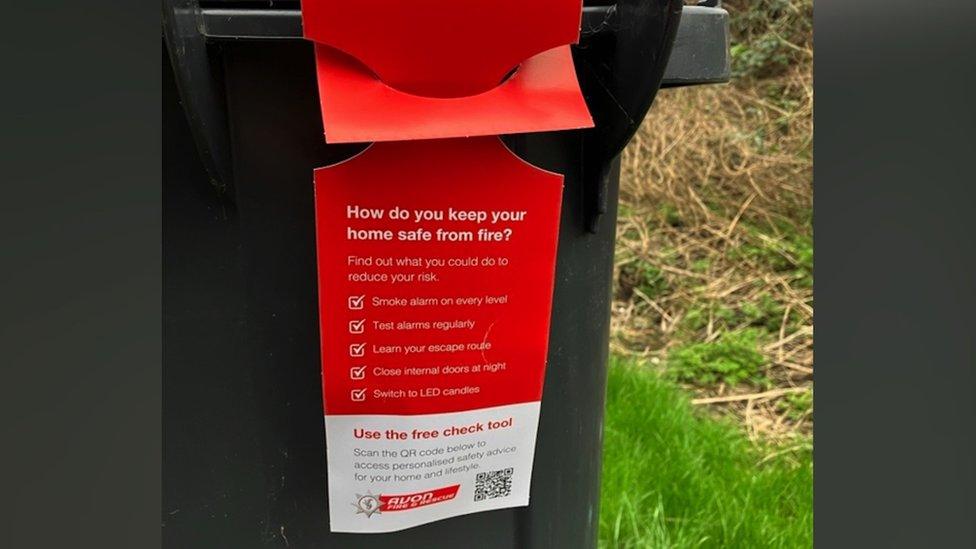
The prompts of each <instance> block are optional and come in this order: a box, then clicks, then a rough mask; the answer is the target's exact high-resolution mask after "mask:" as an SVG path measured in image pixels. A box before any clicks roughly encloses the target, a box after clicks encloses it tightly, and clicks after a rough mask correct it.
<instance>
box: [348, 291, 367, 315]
mask: <svg viewBox="0 0 976 549" xmlns="http://www.w3.org/2000/svg"><path fill="white" fill-rule="evenodd" d="M365 302H366V296H364V295H351V296H349V310H350V311H361V310H362V309H363V307H364V306H365Z"/></svg>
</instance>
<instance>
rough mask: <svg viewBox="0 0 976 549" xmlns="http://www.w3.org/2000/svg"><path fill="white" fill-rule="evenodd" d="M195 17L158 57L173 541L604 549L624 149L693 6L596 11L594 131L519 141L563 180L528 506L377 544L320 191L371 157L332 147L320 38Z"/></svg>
mask: <svg viewBox="0 0 976 549" xmlns="http://www.w3.org/2000/svg"><path fill="white" fill-rule="evenodd" d="M238 4H240V3H238ZM187 6H189V7H188V8H187V9H188V10H189V11H188V12H187V13H183V14H182V15H181V14H180V13H179V10H180V9H182V8H183V7H186V6H181V5H177V6H175V8H176V9H175V11H173V12H171V13H170V14H169V15H168V17H169V19H168V20H167V22H166V24H167V28H166V32H167V43H168V47H169V48H170V51H169V55H170V57H169V58H166V59H164V86H165V87H164V94H163V97H164V102H165V103H164V105H163V127H164V134H163V141H164V149H163V153H164V155H163V186H164V187H163V199H164V202H163V203H164V212H163V213H164V216H163V219H164V224H163V234H164V240H163V259H164V295H163V298H164V299H163V311H164V322H163V330H164V333H163V336H164V339H163V341H164V351H163V352H164V356H163V358H164V374H163V391H164V400H163V417H164V422H163V451H164V454H163V486H164V492H163V502H162V525H163V527H162V533H163V542H164V546H165V547H168V548H195V547H208V548H211V547H228V548H248V547H292V548H305V547H309V548H311V547H317V548H321V547H357V548H359V547H362V548H371V547H376V548H391V547H395V546H399V547H465V548H476V547H498V548H512V547H519V548H542V547H553V548H572V547H593V546H595V544H596V536H597V530H598V522H599V491H600V481H599V479H600V468H601V447H602V420H603V409H604V392H605V384H606V365H607V355H608V335H609V311H610V288H611V274H612V261H613V245H614V233H615V222H616V203H617V188H618V176H619V160H618V158H617V157H618V154H619V152H620V150H621V148H622V147H623V145H624V144H625V143H626V142H627V140H628V139H629V138H630V137H631V135H632V134H633V132H634V131H635V130H636V127H637V125H638V124H639V123H640V121H641V120H642V118H643V115H644V113H645V112H646V110H647V108H648V106H649V105H650V103H651V101H652V99H653V97H654V94H655V92H656V91H657V88H658V87H659V86H660V83H661V78H662V74H663V71H664V64H665V62H666V60H667V58H668V54H669V49H670V46H671V43H672V41H673V39H674V34H675V31H676V27H677V24H678V18H679V14H680V11H681V2H680V1H672V0H655V1H647V2H633V3H632V4H625V3H621V4H618V5H617V6H615V7H613V8H606V7H604V8H588V14H587V15H586V17H584V25H583V30H584V32H583V38H582V42H581V44H580V45H579V46H576V47H574V56H575V59H576V63H577V72H578V74H579V77H580V82H581V86H582V88H583V90H584V95H585V96H586V98H587V102H588V105H589V107H590V109H591V112H592V114H593V116H594V119H595V121H596V123H597V128H596V129H593V130H586V131H569V132H554V133H547V134H532V135H520V136H509V137H505V141H506V142H507V143H508V144H509V146H510V147H511V148H512V149H513V151H515V152H516V153H517V154H519V155H520V156H521V157H523V158H525V159H526V160H528V161H529V162H531V163H533V164H535V165H536V166H539V167H541V168H544V169H547V170H552V171H554V172H558V173H561V174H564V176H565V190H564V193H563V203H562V218H561V224H560V232H559V246H558V256H557V272H556V283H555V291H554V296H553V297H554V299H553V307H552V324H551V333H550V343H549V362H548V366H547V369H546V378H545V389H544V393H543V398H542V412H541V419H540V424H539V429H538V441H537V449H536V454H535V466H534V469H533V479H532V492H531V505H530V506H528V507H525V508H515V509H505V510H499V511H491V512H485V513H479V514H473V515H469V516H461V517H456V518H452V519H447V520H444V521H440V522H436V523H432V524H428V525H425V526H420V527H416V528H412V529H409V530H405V531H402V532H396V533H391V534H366V535H363V534H359V535H353V534H332V533H330V532H329V523H328V509H327V494H326V489H327V478H326V458H325V456H326V452H325V436H324V433H323V422H322V395H321V388H320V387H321V385H320V371H321V367H320V362H319V343H318V341H319V336H318V313H317V300H316V295H317V294H316V292H317V290H316V269H315V242H314V239H315V231H314V218H313V195H312V192H313V188H312V170H313V169H314V168H317V167H321V166H325V165H327V164H330V163H332V162H335V161H338V160H340V159H343V158H346V157H348V156H349V155H350V154H352V153H354V152H356V151H358V150H360V149H361V148H362V146H330V145H326V144H325V143H324V140H323V132H322V123H321V116H320V113H319V110H318V97H317V87H316V83H315V75H314V63H313V54H312V46H311V44H309V43H306V42H304V41H302V40H300V39H297V37H294V36H292V37H290V38H289V37H286V36H283V37H280V38H281V39H251V38H246V37H245V38H234V37H231V36H217V37H215V36H213V33H217V34H219V33H225V32H226V29H224V28H223V27H221V29H216V30H215V29H214V28H213V27H208V28H207V29H204V30H202V31H200V27H199V25H205V24H208V17H210V19H209V21H210V23H214V21H217V20H216V19H214V17H215V16H214V15H213V14H212V13H211V14H209V15H208V13H207V10H206V6H204V8H202V9H201V8H199V7H198V6H194V5H191V4H187ZM285 7H286V8H287V7H288V6H287V5H286V6H285ZM595 9H598V10H599V11H594V10H595ZM296 13H297V12H296ZM286 15H287V14H286ZM294 16H295V14H291V15H289V17H292V18H293V17H294ZM180 17H184V18H189V19H187V20H183V21H180V20H179V18H180ZM275 17H277V16H275ZM281 17H284V15H282V16H281ZM201 21H202V23H201ZM248 21H249V22H248V23H247V25H252V24H254V25H261V24H262V23H260V21H261V19H260V17H257V18H255V19H248ZM224 23H226V21H223V20H221V21H220V24H224ZM266 24H267V25H268V28H264V29H260V32H259V33H258V34H260V33H261V32H264V33H267V34H272V35H273V34H274V33H276V32H282V31H279V30H278V28H277V27H275V28H272V27H274V25H279V24H280V20H267V21H266ZM194 25H197V27H194ZM214 26H216V23H214ZM194 28H196V29H197V31H198V33H199V36H198V35H195V34H194V33H193V30H194ZM248 28H250V27H248ZM208 33H210V34H211V36H209V38H208V36H207V34H208ZM284 33H285V34H287V31H284ZM244 34H247V33H244ZM266 38H267V37H266ZM272 38H273V37H272ZM181 48H182V50H181V51H177V50H180V49H181ZM195 48H196V50H197V53H199V50H203V51H204V52H205V56H206V57H205V58H204V59H200V58H197V59H187V55H190V54H193V55H197V54H194V53H193V52H194V51H195ZM188 52H189V53H188ZM171 59H172V60H173V61H174V62H173V63H172V64H171V61H170V60H171ZM188 63H189V64H193V63H196V64H197V66H196V68H194V67H189V68H188V67H187V64H188ZM201 66H202V67H203V70H202V71H201V70H200V67H201ZM193 71H196V72H195V73H194V72H193ZM194 74H195V75H196V76H194ZM201 74H204V75H206V76H208V78H210V80H209V81H208V82H206V83H205V84H206V85H207V86H209V87H210V88H211V90H210V93H209V95H208V94H206V93H204V92H203V91H201V89H200V88H201V86H202V85H203V84H202V83H201V82H200V81H199V77H200V75H201ZM194 78H196V80H194ZM185 114H188V115H189V122H188V120H187V117H186V116H184V115H185ZM214 120H218V121H221V120H222V122H221V123H214V122H213V121H214ZM194 143H196V144H197V145H199V147H197V146H195V145H194ZM201 151H202V152H201ZM222 163H224V165H223V166H221V164H222Z"/></svg>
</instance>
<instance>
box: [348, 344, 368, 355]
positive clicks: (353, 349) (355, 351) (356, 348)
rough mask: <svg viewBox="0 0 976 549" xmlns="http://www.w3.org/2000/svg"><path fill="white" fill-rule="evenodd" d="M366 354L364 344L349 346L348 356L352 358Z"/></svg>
mask: <svg viewBox="0 0 976 549" xmlns="http://www.w3.org/2000/svg"><path fill="white" fill-rule="evenodd" d="M365 354H366V344H365V343H353V344H352V345H350V346H349V356H351V357H353V358H359V357H361V356H363V355H365Z"/></svg>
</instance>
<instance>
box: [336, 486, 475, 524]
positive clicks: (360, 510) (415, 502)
mask: <svg viewBox="0 0 976 549" xmlns="http://www.w3.org/2000/svg"><path fill="white" fill-rule="evenodd" d="M460 487H461V485H460V484H455V485H453V486H445V487H443V488H435V489H433V490H427V491H425V492H417V493H414V494H397V495H383V494H380V495H378V496H374V495H372V494H370V493H368V492H367V493H366V495H361V494H356V503H353V504H352V505H353V507H355V508H356V514H363V515H366V518H369V517H371V516H373V515H374V514H382V513H389V512H393V511H409V510H411V509H417V508H418V507H426V506H428V505H433V504H435V503H443V502H445V501H450V500H452V499H454V498H455V497H457V493H458V489H459V488H460Z"/></svg>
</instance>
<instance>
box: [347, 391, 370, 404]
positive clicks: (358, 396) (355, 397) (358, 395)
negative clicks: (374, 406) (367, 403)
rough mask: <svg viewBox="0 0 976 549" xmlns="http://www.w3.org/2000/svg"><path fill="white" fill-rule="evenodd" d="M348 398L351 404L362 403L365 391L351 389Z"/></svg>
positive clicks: (364, 398)
mask: <svg viewBox="0 0 976 549" xmlns="http://www.w3.org/2000/svg"><path fill="white" fill-rule="evenodd" d="M349 398H351V399H352V401H353V402H362V401H364V400H366V389H353V390H352V391H350V392H349Z"/></svg>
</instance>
